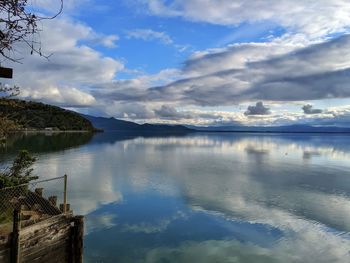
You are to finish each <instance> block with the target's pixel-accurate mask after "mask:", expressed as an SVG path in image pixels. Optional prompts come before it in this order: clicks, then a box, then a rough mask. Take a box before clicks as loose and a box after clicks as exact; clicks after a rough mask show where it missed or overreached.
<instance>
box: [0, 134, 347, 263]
mask: <svg viewBox="0 0 350 263" xmlns="http://www.w3.org/2000/svg"><path fill="white" fill-rule="evenodd" d="M23 147H24V148H28V149H30V150H31V151H32V152H34V153H35V154H36V155H37V156H38V157H39V161H38V163H37V165H36V167H35V171H36V172H37V173H38V174H39V175H40V176H41V178H50V177H57V176H61V175H63V174H65V173H67V174H69V201H70V203H71V206H72V208H73V210H74V212H75V214H83V215H86V236H85V246H86V248H85V261H86V262H113V263H114V262H191V263H192V262H204V263H205V262H247V263H251V262H259V263H260V262H283V263H288V262H303V263H308V262H310V263H315V262H321V263H322V262H327V263H329V262H344V263H347V262H350V136H346V135H279V134H269V135H257V134H226V133H223V134H195V135H188V136H169V137H147V138H145V137H138V136H132V135H130V134H129V135H127V134H116V133H104V134H97V135H95V136H91V135H88V134H58V135H51V136H47V135H46V136H45V135H32V136H27V137H19V138H18V139H17V140H13V141H11V142H10V145H9V146H8V148H7V149H5V150H4V149H3V150H1V157H0V161H2V162H6V161H8V160H10V159H11V158H12V157H13V156H14V155H15V153H16V152H17V150H18V149H21V148H23Z"/></svg>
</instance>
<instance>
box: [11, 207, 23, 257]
mask: <svg viewBox="0 0 350 263" xmlns="http://www.w3.org/2000/svg"><path fill="white" fill-rule="evenodd" d="M20 231H21V208H20V207H19V208H16V209H15V210H13V231H12V244H11V263H19V262H20V256H21V255H20Z"/></svg>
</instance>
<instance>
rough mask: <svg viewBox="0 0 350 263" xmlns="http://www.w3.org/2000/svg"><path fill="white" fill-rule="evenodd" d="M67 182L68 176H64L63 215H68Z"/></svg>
mask: <svg viewBox="0 0 350 263" xmlns="http://www.w3.org/2000/svg"><path fill="white" fill-rule="evenodd" d="M67 180H68V176H67V175H66V174H65V175H64V197H63V213H64V214H65V213H67Z"/></svg>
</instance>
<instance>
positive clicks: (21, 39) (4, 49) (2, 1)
mask: <svg viewBox="0 0 350 263" xmlns="http://www.w3.org/2000/svg"><path fill="white" fill-rule="evenodd" d="M57 1H60V8H59V10H58V12H57V13H56V14H54V15H53V16H49V17H43V16H39V15H37V14H34V13H33V12H30V11H28V10H30V6H29V4H28V0H0V56H2V57H3V58H5V59H8V60H11V61H14V62H20V59H18V58H14V57H12V56H11V55H10V54H11V53H12V52H13V51H14V44H16V43H24V44H25V45H27V46H28V47H29V48H30V52H31V54H33V53H36V54H38V55H40V56H42V57H45V58H49V57H50V55H45V54H43V53H42V51H41V42H40V41H37V40H35V37H36V36H40V35H39V32H40V30H39V28H38V22H39V21H42V20H48V19H54V18H56V17H57V16H58V15H60V14H61V13H62V10H63V0H57Z"/></svg>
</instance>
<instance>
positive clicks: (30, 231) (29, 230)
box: [21, 215, 71, 236]
mask: <svg viewBox="0 0 350 263" xmlns="http://www.w3.org/2000/svg"><path fill="white" fill-rule="evenodd" d="M70 221H71V216H70V215H58V216H54V217H51V218H48V219H46V220H44V221H42V222H39V223H36V224H34V225H31V226H28V227H25V228H23V229H22V231H21V236H27V235H34V234H35V233H37V232H38V231H40V230H42V229H45V228H49V227H50V226H52V225H55V224H59V223H60V222H67V223H68V222H70Z"/></svg>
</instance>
